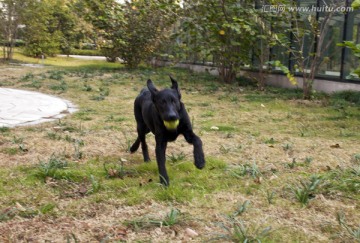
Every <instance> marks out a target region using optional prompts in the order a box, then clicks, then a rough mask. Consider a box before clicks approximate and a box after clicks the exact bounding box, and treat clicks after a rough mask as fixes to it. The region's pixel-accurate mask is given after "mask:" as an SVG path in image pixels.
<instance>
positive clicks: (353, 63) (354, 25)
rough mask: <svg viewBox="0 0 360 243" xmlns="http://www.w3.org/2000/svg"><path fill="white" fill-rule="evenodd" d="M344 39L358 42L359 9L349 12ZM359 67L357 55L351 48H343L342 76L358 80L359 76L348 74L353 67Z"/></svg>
mask: <svg viewBox="0 0 360 243" xmlns="http://www.w3.org/2000/svg"><path fill="white" fill-rule="evenodd" d="M345 38H346V40H351V41H354V42H355V43H356V44H360V10H357V11H354V12H350V13H349V16H348V19H347V25H346V34H345ZM359 67H360V62H359V57H356V56H355V55H354V53H353V52H352V50H350V49H349V48H345V57H344V78H346V79H352V80H360V79H359V77H355V76H352V75H350V74H351V73H352V72H353V71H354V70H355V69H357V68H359Z"/></svg>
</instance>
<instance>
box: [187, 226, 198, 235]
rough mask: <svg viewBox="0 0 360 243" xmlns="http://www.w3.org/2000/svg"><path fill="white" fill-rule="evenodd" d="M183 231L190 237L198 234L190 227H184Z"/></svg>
mask: <svg viewBox="0 0 360 243" xmlns="http://www.w3.org/2000/svg"><path fill="white" fill-rule="evenodd" d="M185 232H186V234H187V235H188V236H190V237H196V236H198V235H199V234H198V233H197V232H196V231H195V230H193V229H190V228H186V229H185Z"/></svg>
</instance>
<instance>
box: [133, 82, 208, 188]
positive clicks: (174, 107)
mask: <svg viewBox="0 0 360 243" xmlns="http://www.w3.org/2000/svg"><path fill="white" fill-rule="evenodd" d="M170 79H171V82H172V86H171V88H170V89H164V90H161V91H158V90H157V89H156V88H155V86H154V84H153V83H152V81H151V80H150V79H149V80H148V81H147V87H148V89H143V90H142V91H141V92H140V95H139V96H138V97H137V98H136V99H135V103H134V113H135V119H136V123H137V132H138V137H137V139H136V141H135V143H134V144H133V145H132V146H131V148H130V152H131V153H134V152H135V151H136V150H137V149H138V148H139V145H140V143H141V149H142V153H143V156H144V161H145V162H146V161H150V157H149V152H148V147H147V145H146V141H145V135H146V134H147V133H149V132H150V131H151V132H152V133H153V134H154V135H155V141H156V149H155V152H156V160H157V164H158V168H159V173H160V182H161V183H162V184H164V185H166V186H168V185H169V177H168V174H167V172H166V167H165V160H166V158H165V151H166V146H167V143H168V142H171V141H174V140H176V138H177V137H178V136H179V134H183V135H184V137H185V139H186V141H187V142H188V143H190V144H193V146H194V160H195V166H196V167H197V168H198V169H202V168H204V166H205V158H204V152H203V149H202V142H201V140H200V138H199V137H198V136H196V135H195V133H194V132H193V130H192V127H191V123H190V119H189V116H188V114H187V112H186V109H185V106H184V104H183V103H182V102H181V101H180V100H181V94H180V90H179V87H178V83H177V82H176V81H175V80H174V79H173V78H172V77H170Z"/></svg>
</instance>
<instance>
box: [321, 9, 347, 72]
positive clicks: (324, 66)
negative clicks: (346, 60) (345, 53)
mask: <svg viewBox="0 0 360 243" xmlns="http://www.w3.org/2000/svg"><path fill="white" fill-rule="evenodd" d="M325 14H328V13H323V12H321V13H319V21H322V20H323V18H324V15H325ZM333 14H334V15H333V16H332V17H331V19H330V20H329V25H328V28H326V29H325V40H324V42H323V44H322V51H321V59H320V66H319V68H318V73H317V74H318V75H317V76H333V77H340V70H341V55H342V48H341V47H340V46H338V45H337V44H338V43H340V42H342V38H343V27H344V16H345V15H344V14H343V13H333Z"/></svg>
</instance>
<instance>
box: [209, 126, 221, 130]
mask: <svg viewBox="0 0 360 243" xmlns="http://www.w3.org/2000/svg"><path fill="white" fill-rule="evenodd" d="M210 129H211V130H216V131H217V130H219V128H218V127H217V126H212V127H210Z"/></svg>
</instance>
